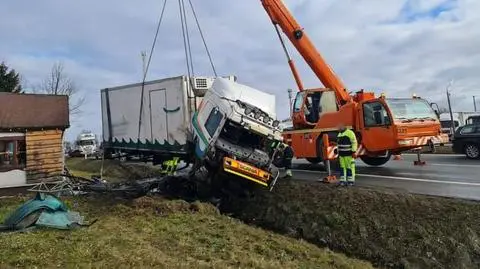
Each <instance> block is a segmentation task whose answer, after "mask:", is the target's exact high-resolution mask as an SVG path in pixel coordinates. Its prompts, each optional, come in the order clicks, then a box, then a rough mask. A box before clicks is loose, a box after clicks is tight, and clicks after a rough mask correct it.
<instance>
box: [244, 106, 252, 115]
mask: <svg viewBox="0 0 480 269" xmlns="http://www.w3.org/2000/svg"><path fill="white" fill-rule="evenodd" d="M252 112H253V109H252V108H250V107H247V108H245V115H250V114H251V113H252Z"/></svg>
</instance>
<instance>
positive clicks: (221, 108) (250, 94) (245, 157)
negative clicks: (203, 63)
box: [192, 78, 282, 186]
mask: <svg viewBox="0 0 480 269" xmlns="http://www.w3.org/2000/svg"><path fill="white" fill-rule="evenodd" d="M192 122H193V126H194V129H193V132H194V136H195V138H194V141H195V155H196V157H197V158H198V159H199V160H201V161H202V162H204V163H205V164H206V166H207V168H210V169H211V170H215V169H219V168H221V170H223V172H227V173H230V174H234V175H237V176H240V177H243V178H245V179H248V180H250V181H253V182H256V183H259V184H261V185H264V186H269V185H270V184H271V183H272V182H274V181H273V180H274V176H272V173H271V171H270V170H271V163H272V160H273V158H274V154H275V150H272V145H273V148H274V147H275V145H276V144H278V143H279V142H281V140H282V136H281V132H280V127H279V125H280V121H278V120H277V119H276V113H275V96H274V95H271V94H267V93H265V92H262V91H259V90H257V89H254V88H251V87H248V86H245V85H242V84H239V83H236V82H234V81H230V80H226V79H223V78H217V79H216V80H215V81H214V83H213V85H212V87H211V88H210V89H209V90H208V91H207V92H206V93H205V95H204V97H203V99H202V102H201V104H200V106H199V109H198V111H197V112H196V113H195V114H194V116H193V119H192ZM218 164H221V165H222V166H221V167H219V166H218Z"/></svg>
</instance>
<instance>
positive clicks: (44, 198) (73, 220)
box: [2, 193, 84, 230]
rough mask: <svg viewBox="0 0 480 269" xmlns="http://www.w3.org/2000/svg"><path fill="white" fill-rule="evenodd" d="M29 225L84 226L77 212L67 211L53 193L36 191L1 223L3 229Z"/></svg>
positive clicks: (69, 227)
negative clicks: (31, 197) (32, 196)
mask: <svg viewBox="0 0 480 269" xmlns="http://www.w3.org/2000/svg"><path fill="white" fill-rule="evenodd" d="M30 226H41V227H49V228H56V229H72V228H75V227H78V226H84V219H83V217H82V216H80V214H79V213H78V212H73V211H69V210H68V208H67V206H66V205H65V203H63V202H62V201H60V200H59V199H58V198H56V197H55V196H53V195H50V194H44V193H37V194H36V195H35V198H33V199H31V200H28V201H27V202H25V203H24V204H23V205H21V206H20V207H18V208H17V210H15V211H14V212H12V213H11V214H10V215H9V216H8V217H7V219H6V220H5V221H4V223H3V227H2V228H3V229H4V230H22V229H25V228H27V227H30Z"/></svg>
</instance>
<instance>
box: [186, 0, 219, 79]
mask: <svg viewBox="0 0 480 269" xmlns="http://www.w3.org/2000/svg"><path fill="white" fill-rule="evenodd" d="M188 3H189V4H190V8H191V9H192V13H193V17H194V18H195V22H196V23H197V28H198V31H199V32H200V37H201V38H202V41H203V45H204V47H205V50H206V52H207V55H208V59H209V61H210V65H211V66H212V70H213V73H214V74H215V76H218V75H217V70H216V69H215V65H214V64H213V60H212V56H211V55H210V50H209V49H208V46H207V42H205V37H204V36H203V31H202V28H201V27H200V23H199V22H198V18H197V13H196V12H195V8H193V4H192V0H188Z"/></svg>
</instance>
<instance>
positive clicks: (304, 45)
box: [261, 0, 351, 104]
mask: <svg viewBox="0 0 480 269" xmlns="http://www.w3.org/2000/svg"><path fill="white" fill-rule="evenodd" d="M261 1H262V5H263V7H264V8H265V10H266V11H267V14H268V16H269V17H270V19H271V20H272V22H273V24H274V25H275V26H276V25H278V26H280V28H281V29H282V31H283V32H284V33H285V34H286V35H287V37H288V39H289V40H290V41H291V42H292V44H293V45H294V46H295V48H296V49H297V50H298V51H299V52H300V54H301V55H302V57H303V58H304V59H305V61H306V62H307V63H308V65H309V66H310V68H311V69H312V70H313V72H314V73H315V74H316V75H317V77H318V78H319V79H320V81H321V82H322V84H323V85H324V86H325V87H326V88H329V89H333V90H334V91H335V93H336V96H337V100H338V101H339V102H340V103H341V104H345V103H347V102H349V101H350V100H351V96H350V95H349V93H348V92H347V90H346V89H345V86H344V85H343V83H342V81H341V80H340V78H339V77H338V76H337V75H336V74H335V73H334V72H333V70H332V69H331V68H330V66H329V65H328V64H327V63H326V62H325V60H324V59H323V57H322V56H321V55H320V53H319V52H318V51H317V49H316V48H315V46H314V45H313V43H312V42H311V41H310V38H308V36H307V35H306V34H305V32H304V31H303V29H302V28H301V27H300V25H299V24H298V23H297V21H296V20H295V18H294V17H293V16H292V14H291V13H290V12H289V11H288V9H287V8H286V6H285V5H284V4H283V3H282V1H281V0H261ZM289 64H290V67H291V68H292V72H293V74H294V76H295V80H296V81H297V84H299V88H300V90H303V89H302V87H301V86H300V85H301V82H300V83H299V78H298V74H297V73H296V70H295V68H294V67H293V62H292V61H291V59H289Z"/></svg>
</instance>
